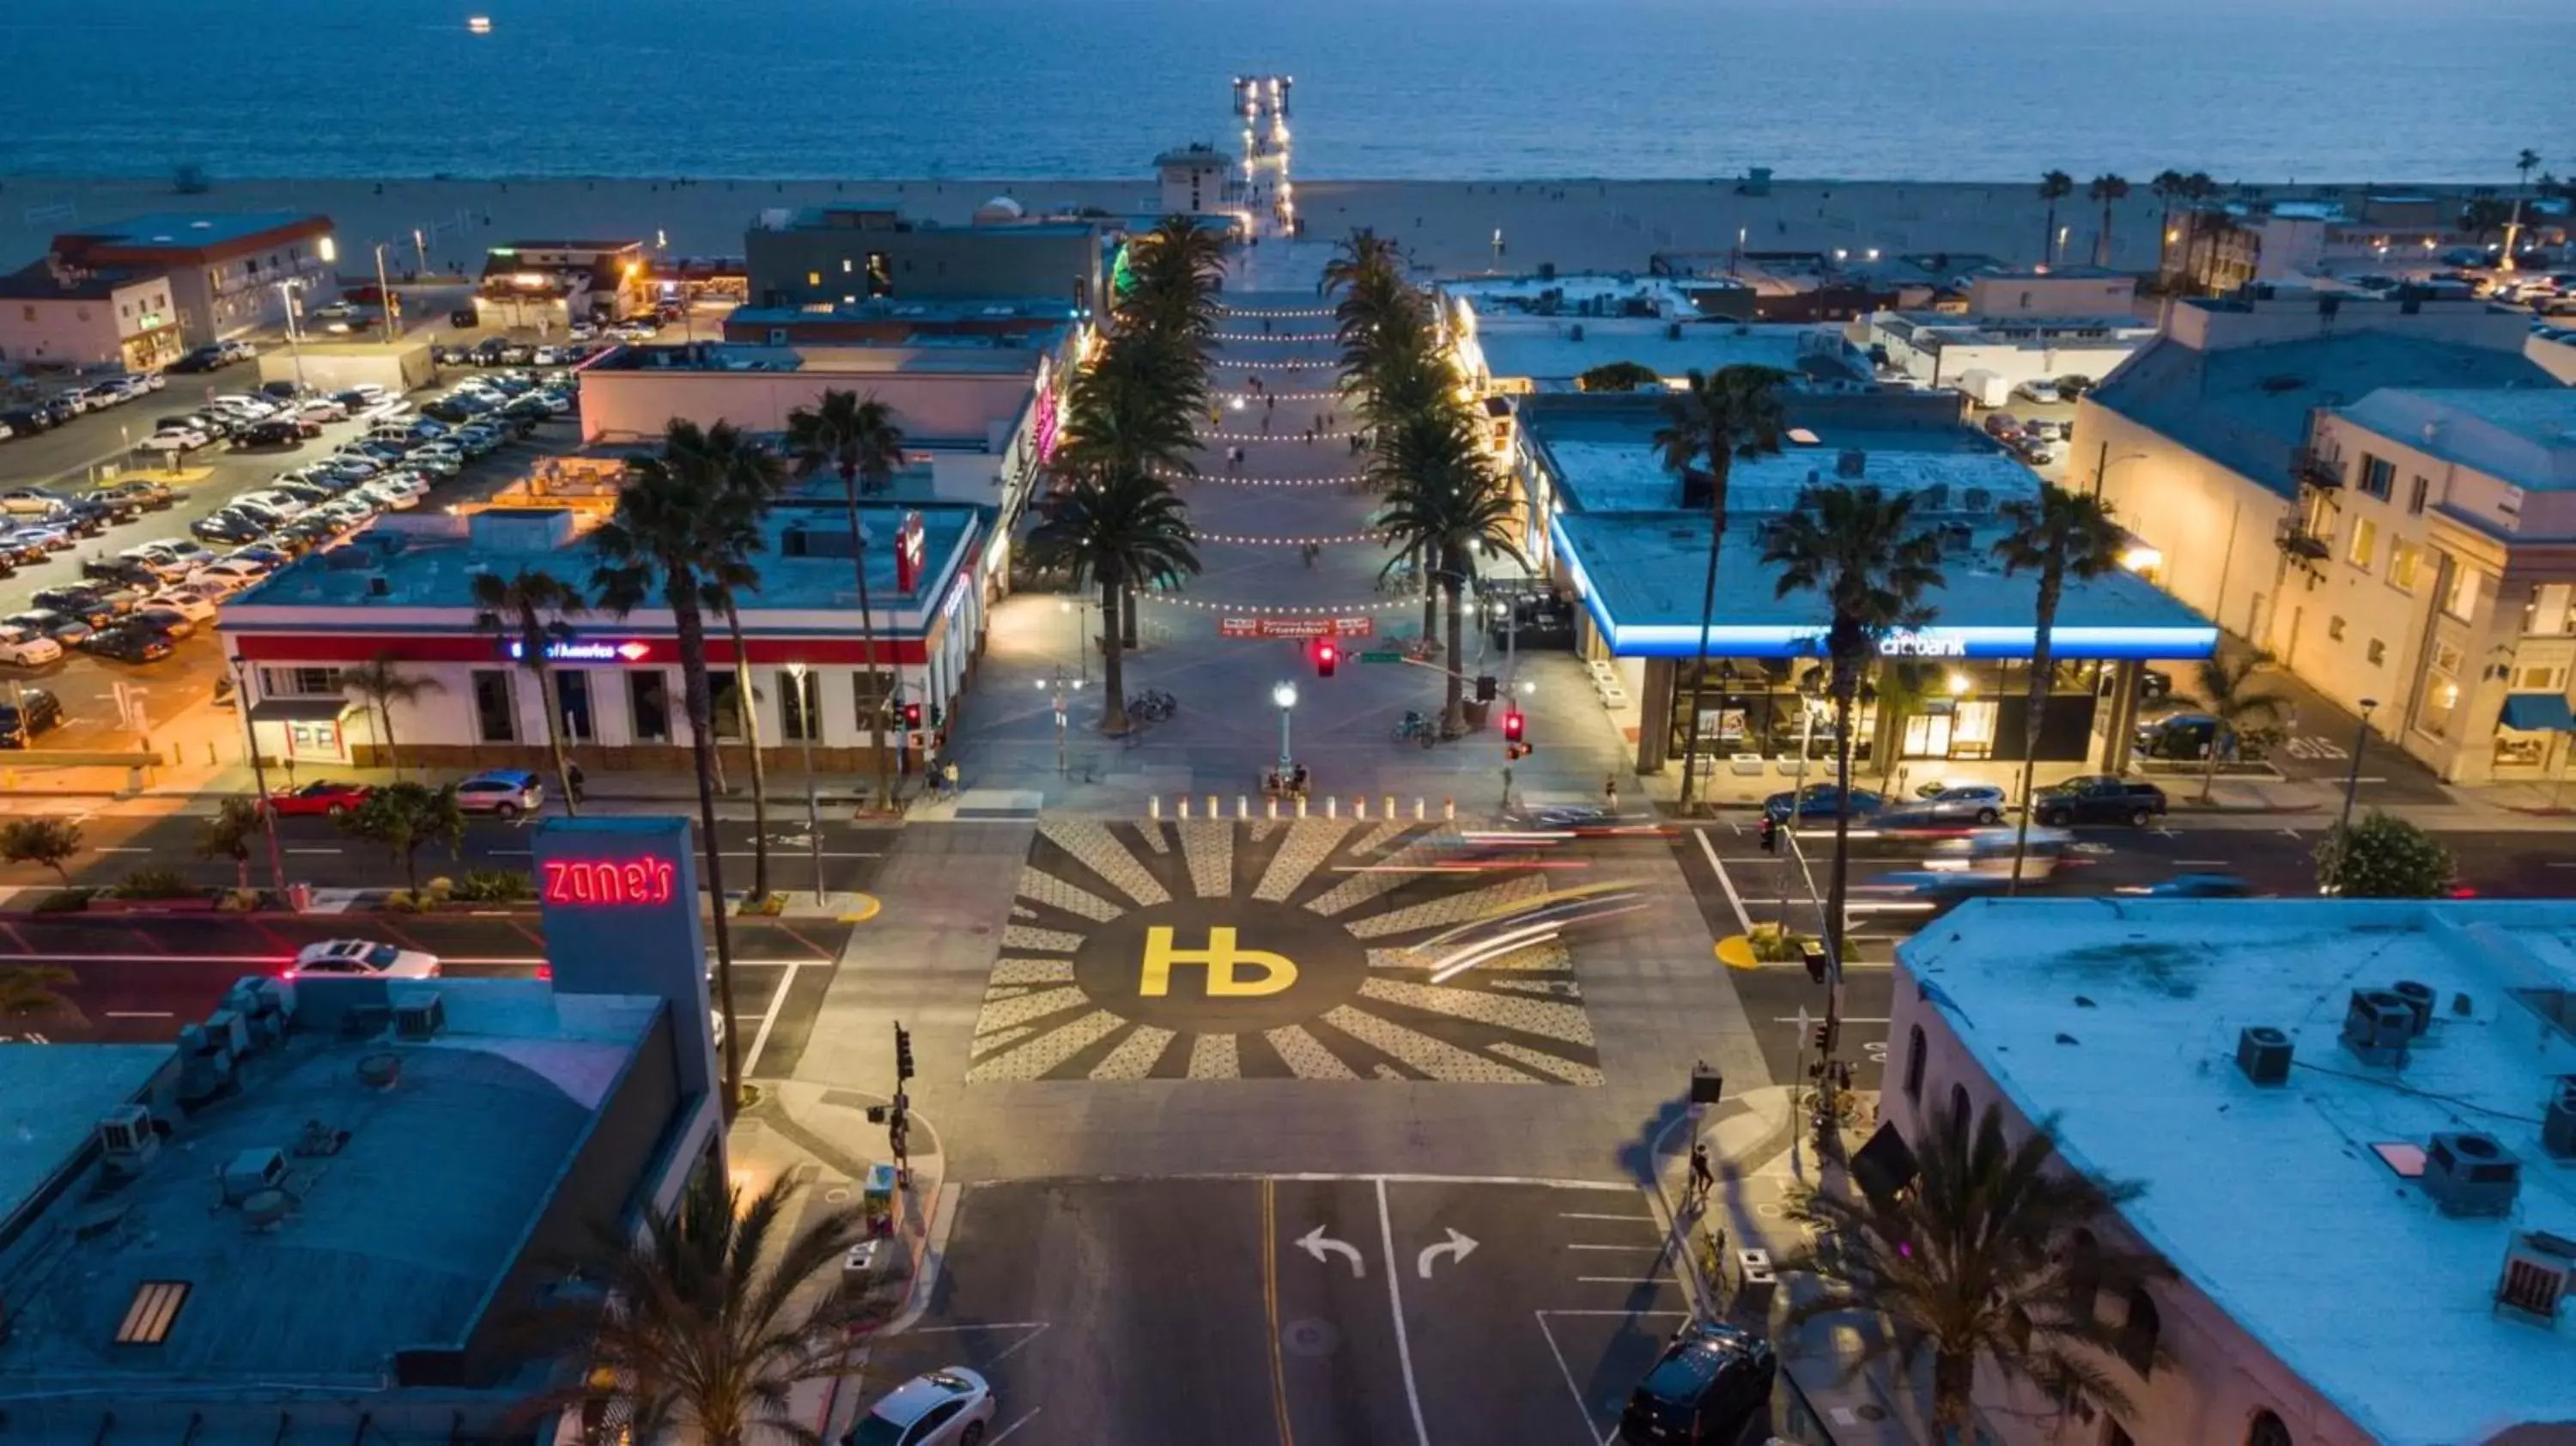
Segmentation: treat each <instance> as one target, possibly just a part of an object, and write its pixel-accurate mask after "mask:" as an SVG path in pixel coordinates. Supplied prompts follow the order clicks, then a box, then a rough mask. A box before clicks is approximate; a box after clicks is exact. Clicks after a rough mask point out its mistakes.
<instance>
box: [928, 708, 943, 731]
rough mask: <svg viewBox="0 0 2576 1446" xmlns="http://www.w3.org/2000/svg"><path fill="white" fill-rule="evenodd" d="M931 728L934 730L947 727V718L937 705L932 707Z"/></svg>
mask: <svg viewBox="0 0 2576 1446" xmlns="http://www.w3.org/2000/svg"><path fill="white" fill-rule="evenodd" d="M930 726H931V727H933V728H943V727H946V726H947V717H946V715H945V714H944V713H943V712H942V711H941V710H940V707H939V705H938V704H936V703H933V704H931V705H930Z"/></svg>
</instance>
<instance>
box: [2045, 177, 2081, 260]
mask: <svg viewBox="0 0 2576 1446" xmlns="http://www.w3.org/2000/svg"><path fill="white" fill-rule="evenodd" d="M2074 194H2075V178H2074V177H2073V176H2070V175H2068V174H2066V173H2065V172H2064V171H2051V172H2049V173H2048V174H2047V175H2044V176H2042V177H2040V178H2039V199H2041V200H2043V201H2046V202H2047V203H2048V229H2047V230H2046V231H2045V232H2043V233H2041V235H2040V238H2039V258H2040V259H2041V260H2042V261H2045V262H2048V263H2049V264H2051V265H2055V264H2056V262H2057V203H2058V202H2060V201H2063V200H2065V199H2066V198H2067V197H2069V196H2072V195H2074Z"/></svg>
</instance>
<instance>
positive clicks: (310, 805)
mask: <svg viewBox="0 0 2576 1446" xmlns="http://www.w3.org/2000/svg"><path fill="white" fill-rule="evenodd" d="M375 792H376V791H375V789H373V788H371V787H369V786H368V785H366V784H363V783H336V782H332V781H329V780H324V781H321V782H317V783H308V784H305V785H304V786H303V787H301V788H281V789H279V790H277V791H276V792H274V793H271V794H270V795H269V796H268V811H269V812H271V813H273V814H276V815H277V816H278V817H279V818H338V817H339V816H340V815H342V814H344V813H347V812H348V811H349V810H351V809H353V808H356V807H357V806H358V805H360V804H362V803H365V802H366V801H367V800H368V799H369V798H372V797H374V796H375Z"/></svg>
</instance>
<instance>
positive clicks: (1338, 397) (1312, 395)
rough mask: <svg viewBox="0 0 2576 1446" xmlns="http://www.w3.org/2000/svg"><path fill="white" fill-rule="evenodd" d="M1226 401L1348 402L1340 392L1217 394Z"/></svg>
mask: <svg viewBox="0 0 2576 1446" xmlns="http://www.w3.org/2000/svg"><path fill="white" fill-rule="evenodd" d="M1216 395H1217V396H1219V397H1221V398H1223V399H1225V400H1228V401H1244V402H1248V401H1253V400H1256V399H1260V398H1267V399H1269V400H1271V401H1278V402H1339V401H1345V400H1348V398H1346V397H1345V396H1344V395H1343V394H1342V393H1340V392H1218V393H1217V394H1216Z"/></svg>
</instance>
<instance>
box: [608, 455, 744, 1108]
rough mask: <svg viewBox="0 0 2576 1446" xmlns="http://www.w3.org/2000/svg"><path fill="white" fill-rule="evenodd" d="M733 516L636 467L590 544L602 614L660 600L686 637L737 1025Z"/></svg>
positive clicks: (734, 1082)
mask: <svg viewBox="0 0 2576 1446" xmlns="http://www.w3.org/2000/svg"><path fill="white" fill-rule="evenodd" d="M726 511H727V509H726V507H725V496H724V494H723V492H722V491H720V490H719V487H718V483H717V481H716V479H714V478H712V477H710V476H707V475H706V474H705V472H704V471H703V470H701V469H698V468H681V467H675V466H673V465H672V464H671V463H669V462H667V461H665V460H663V459H662V458H659V457H647V458H642V459H639V460H637V461H636V462H634V463H632V464H630V466H629V467H628V469H627V478H626V486H625V488H624V490H622V491H620V492H619V493H618V494H617V511H616V513H615V515H614V516H612V517H611V518H610V519H609V520H608V521H607V522H605V523H603V524H601V525H600V527H599V528H598V529H597V530H595V531H594V532H592V533H591V535H590V544H591V549H592V551H594V552H595V553H597V554H598V556H599V559H600V561H599V566H598V568H597V569H596V570H594V571H593V572H592V573H591V591H592V593H593V595H594V596H595V597H596V598H597V600H598V603H599V606H600V607H602V608H603V609H605V610H607V611H608V612H610V613H612V614H615V615H616V616H618V617H624V616H626V615H627V614H629V613H631V612H633V611H634V610H635V609H637V608H639V607H642V606H643V605H644V604H645V603H647V602H648V601H652V600H655V599H657V598H658V599H659V600H660V602H661V604H662V605H663V606H664V607H667V608H669V609H670V610H671V620H672V624H673V629H674V631H676V632H677V633H678V634H679V640H680V684H681V686H680V693H681V700H682V710H683V711H684V712H686V713H687V714H688V716H689V752H690V756H691V761H692V762H693V763H694V764H695V765H696V771H697V776H698V823H699V834H698V838H699V845H698V847H699V852H700V854H701V856H702V857H703V858H704V859H705V860H706V869H707V891H708V893H709V894H710V895H711V896H713V898H714V900H715V944H716V994H717V997H718V1001H719V1002H720V1003H721V1004H722V1005H723V1007H724V1013H725V1017H726V1018H728V1019H730V1018H733V1017H734V1009H733V935H732V930H731V929H730V927H729V926H728V925H727V922H726V912H725V910H726V905H725V887H724V854H723V851H722V847H721V846H720V845H719V844H718V842H717V838H716V775H715V723H714V701H713V697H712V694H711V690H710V689H709V687H708V685H707V619H706V608H705V602H706V580H707V576H708V574H709V573H710V572H711V571H713V570H714V569H715V568H716V567H718V566H720V565H722V563H723V560H724V559H725V557H726V556H728V555H729V553H730V550H731V547H732V541H731V538H730V536H729V533H728V528H729V527H730V525H731V524H730V522H729V521H728V520H727V518H726V516H725V513H726ZM741 1033H742V1032H741V1031H740V1030H734V1029H728V1030H726V1031H725V1038H724V1050H725V1108H726V1110H727V1112H728V1113H730V1112H731V1111H732V1110H733V1109H734V1107H735V1106H736V1105H738V1104H739V1103H740V1102H741V1099H742V1041H741Z"/></svg>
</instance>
